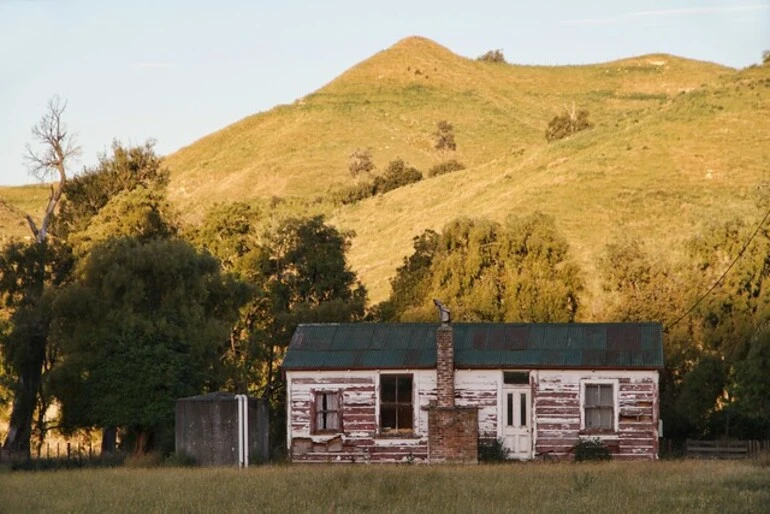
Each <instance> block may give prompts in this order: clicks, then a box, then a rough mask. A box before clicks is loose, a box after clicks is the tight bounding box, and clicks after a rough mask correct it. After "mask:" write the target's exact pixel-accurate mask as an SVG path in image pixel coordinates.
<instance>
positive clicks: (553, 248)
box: [379, 213, 582, 322]
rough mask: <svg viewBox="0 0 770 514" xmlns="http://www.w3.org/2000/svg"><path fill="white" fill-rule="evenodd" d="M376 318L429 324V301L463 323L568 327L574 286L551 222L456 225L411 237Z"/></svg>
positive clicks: (539, 218)
mask: <svg viewBox="0 0 770 514" xmlns="http://www.w3.org/2000/svg"><path fill="white" fill-rule="evenodd" d="M391 284H392V287H393V292H392V295H391V298H390V299H389V300H388V301H387V302H385V303H384V304H382V305H381V306H380V307H379V312H380V314H381V316H382V317H383V318H384V319H390V320H432V319H434V318H435V313H434V308H433V305H432V299H433V298H440V299H441V300H442V301H444V303H445V304H446V305H447V306H448V307H449V308H450V310H452V312H453V316H454V317H455V319H462V320H467V321H541V322H547V321H572V320H574V319H575V316H576V314H577V309H578V295H579V293H580V291H581V290H582V281H581V279H580V276H579V271H578V268H577V266H576V265H575V264H574V263H573V262H572V261H571V260H570V259H569V257H568V246H567V243H566V241H565V240H564V238H563V237H562V236H561V235H560V234H559V233H558V231H557V230H556V227H555V224H554V221H553V219H552V218H550V217H548V216H545V215H543V214H540V213H536V214H533V215H531V216H527V217H523V218H517V217H510V218H509V219H508V220H507V222H506V223H505V224H502V225H501V224H499V223H496V222H491V221H485V220H470V219H458V220H455V221H453V222H450V223H449V224H448V225H447V226H446V227H445V228H444V230H443V231H442V233H441V235H440V236H437V235H435V234H434V233H431V232H426V233H424V234H423V235H422V236H420V237H418V238H415V252H414V253H413V254H412V255H411V256H409V257H407V258H406V259H404V265H403V266H401V267H400V268H399V269H398V270H397V273H396V277H395V278H394V279H393V281H392V283H391Z"/></svg>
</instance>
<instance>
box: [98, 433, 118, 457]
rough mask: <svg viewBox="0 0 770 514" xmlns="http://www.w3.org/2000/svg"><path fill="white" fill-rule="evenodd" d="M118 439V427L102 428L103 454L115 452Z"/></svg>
mask: <svg viewBox="0 0 770 514" xmlns="http://www.w3.org/2000/svg"><path fill="white" fill-rule="evenodd" d="M117 439H118V429H117V428H116V427H106V428H103V429H102V455H105V454H107V455H109V454H112V453H115V445H116V443H117Z"/></svg>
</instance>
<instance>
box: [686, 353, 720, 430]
mask: <svg viewBox="0 0 770 514" xmlns="http://www.w3.org/2000/svg"><path fill="white" fill-rule="evenodd" d="M726 385H727V369H726V367H725V364H724V362H723V361H722V359H721V358H720V357H718V356H714V355H704V356H703V357H702V358H701V359H700V360H699V361H698V363H697V364H696V365H695V366H694V367H693V369H692V371H690V372H689V373H687V374H686V375H685V376H684V379H683V381H682V387H681V390H680V392H679V396H678V398H677V403H676V407H677V410H678V411H679V413H680V414H681V415H683V416H684V417H685V419H686V420H687V422H688V423H689V424H690V425H691V426H692V427H693V428H694V429H695V430H696V431H697V433H699V434H704V435H712V434H707V433H706V432H707V430H706V429H707V427H708V422H709V417H710V416H711V414H712V412H713V410H714V408H715V406H716V402H717V398H719V397H721V396H722V393H723V392H724V390H725V387H726Z"/></svg>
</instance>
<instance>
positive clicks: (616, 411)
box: [580, 378, 620, 435]
mask: <svg viewBox="0 0 770 514" xmlns="http://www.w3.org/2000/svg"><path fill="white" fill-rule="evenodd" d="M619 384H620V382H619V380H618V379H616V378H590V379H583V380H581V381H580V433H581V434H596V435H602V434H612V435H614V434H617V433H618V431H619V420H620V405H619V402H618V390H619ZM600 385H611V386H612V428H610V429H606V428H586V387H587V386H600ZM589 408H590V407H589Z"/></svg>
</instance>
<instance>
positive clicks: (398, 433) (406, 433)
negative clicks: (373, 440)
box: [377, 373, 418, 438]
mask: <svg viewBox="0 0 770 514" xmlns="http://www.w3.org/2000/svg"><path fill="white" fill-rule="evenodd" d="M383 377H395V378H396V379H398V378H404V377H409V378H410V379H411V382H412V394H411V397H410V401H409V405H410V407H411V412H412V427H411V429H399V428H396V429H395V430H393V431H391V432H384V431H383V427H382V410H383V409H382V407H383V401H382V378H383ZM415 383H416V381H415V376H414V373H380V374H379V376H378V378H377V435H378V437H388V438H412V437H415V434H417V427H416V425H417V422H418V420H417V419H416V418H417V416H416V411H415V403H416V402H415V395H416V390H415ZM395 399H396V400H395V401H394V402H385V403H387V404H388V405H393V406H395V409H396V413H398V408H399V406H403V405H406V403H403V402H399V401H398V391H396V396H395ZM396 416H398V414H396Z"/></svg>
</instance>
